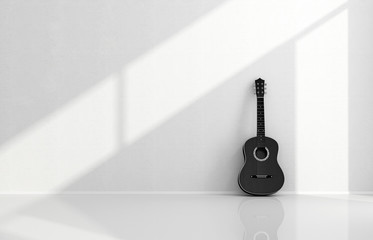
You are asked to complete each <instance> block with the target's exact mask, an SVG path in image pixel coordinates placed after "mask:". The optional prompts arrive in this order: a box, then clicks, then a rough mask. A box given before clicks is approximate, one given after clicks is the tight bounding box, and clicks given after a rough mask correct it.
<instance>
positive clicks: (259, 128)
mask: <svg viewBox="0 0 373 240" xmlns="http://www.w3.org/2000/svg"><path fill="white" fill-rule="evenodd" d="M256 135H257V136H258V137H260V138H262V137H264V136H265V121H264V97H257V122H256Z"/></svg>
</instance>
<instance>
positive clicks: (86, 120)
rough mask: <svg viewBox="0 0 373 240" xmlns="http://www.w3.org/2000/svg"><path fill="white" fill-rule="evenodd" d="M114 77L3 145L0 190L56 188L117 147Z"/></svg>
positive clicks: (0, 158)
mask: <svg viewBox="0 0 373 240" xmlns="http://www.w3.org/2000/svg"><path fill="white" fill-rule="evenodd" d="M116 81H117V80H116V79H115V78H114V77H109V78H107V79H104V80H103V81H101V82H100V83H99V84H97V85H95V86H93V87H92V88H91V89H89V90H88V91H86V92H85V93H84V94H82V95H80V96H79V97H78V98H76V99H74V100H72V101H71V102H69V103H68V104H66V105H65V106H64V107H62V108H60V109H58V110H57V111H55V112H54V113H52V114H50V115H49V116H48V117H46V118H45V119H43V120H41V121H40V122H38V123H37V124H35V125H33V126H31V127H30V128H29V129H28V130H26V131H24V132H22V133H20V134H19V135H17V136H16V137H15V138H14V139H12V140H10V141H8V142H7V143H6V144H4V145H2V146H1V148H0V189H1V190H2V191H4V192H6V191H53V190H57V189H58V188H60V187H62V186H64V185H65V184H67V183H69V182H70V181H72V180H74V179H75V178H77V177H79V176H81V175H83V174H85V173H86V172H87V171H89V170H90V169H91V168H93V167H95V166H96V165H97V164H99V163H100V162H101V161H103V160H105V158H106V157H108V156H110V155H111V154H113V152H114V151H115V148H116V142H115V141H116V137H115V134H116V132H115V127H116V125H115V118H116V117H117V116H116V114H117V112H116V111H117V109H116V108H115V107H116V106H117V104H116V102H117V101H118V99H117V98H116V95H115V93H116V92H117V91H115V87H116V84H117V82H116Z"/></svg>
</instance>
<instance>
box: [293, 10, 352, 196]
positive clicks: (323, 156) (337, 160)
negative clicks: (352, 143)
mask: <svg viewBox="0 0 373 240" xmlns="http://www.w3.org/2000/svg"><path fill="white" fill-rule="evenodd" d="M296 79H297V82H296V94H297V95H296V104H297V105H296V113H297V116H296V122H297V128H296V142H297V146H296V160H297V163H296V174H297V177H296V183H297V186H296V187H297V189H298V190H299V191H311V192H312V191H340V192H345V191H347V190H348V14H347V10H344V11H343V12H341V13H340V14H338V15H337V16H336V17H334V18H332V19H331V20H329V21H327V22H325V23H324V24H322V25H321V26H320V27H319V28H317V29H316V30H314V31H312V32H310V33H309V34H307V35H306V36H304V37H303V38H301V39H300V40H299V41H298V42H297V43H296Z"/></svg>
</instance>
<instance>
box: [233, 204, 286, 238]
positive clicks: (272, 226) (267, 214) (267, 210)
mask: <svg viewBox="0 0 373 240" xmlns="http://www.w3.org/2000/svg"><path fill="white" fill-rule="evenodd" d="M239 215H240V219H241V222H242V224H243V225H244V227H245V234H244V240H249V239H250V240H276V239H278V237H277V231H278V228H279V227H280V225H281V223H282V221H283V219H284V208H283V207H282V204H281V202H280V201H279V200H278V199H276V198H273V197H270V198H269V197H251V198H248V199H245V200H244V201H243V202H242V203H241V204H240V207H239Z"/></svg>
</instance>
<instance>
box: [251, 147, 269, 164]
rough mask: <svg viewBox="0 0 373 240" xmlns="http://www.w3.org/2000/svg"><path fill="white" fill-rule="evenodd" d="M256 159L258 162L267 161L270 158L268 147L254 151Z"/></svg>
mask: <svg viewBox="0 0 373 240" xmlns="http://www.w3.org/2000/svg"><path fill="white" fill-rule="evenodd" d="M254 157H255V158H256V160H258V161H265V160H267V159H268V157H269V151H268V148H266V147H257V148H255V149H254Z"/></svg>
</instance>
